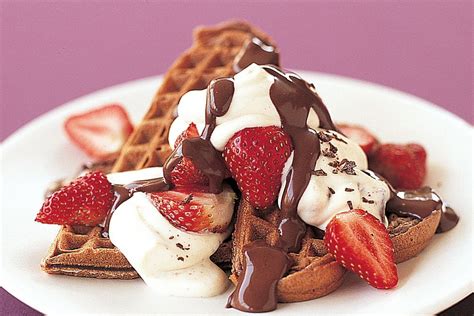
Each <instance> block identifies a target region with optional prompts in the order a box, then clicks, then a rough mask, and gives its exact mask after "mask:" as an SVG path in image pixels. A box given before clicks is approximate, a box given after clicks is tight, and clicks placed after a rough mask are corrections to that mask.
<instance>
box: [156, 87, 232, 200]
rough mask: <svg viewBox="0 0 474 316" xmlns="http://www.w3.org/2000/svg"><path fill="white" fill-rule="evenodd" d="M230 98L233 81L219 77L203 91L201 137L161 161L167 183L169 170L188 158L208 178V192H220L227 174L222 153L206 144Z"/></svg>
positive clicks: (187, 141)
mask: <svg viewBox="0 0 474 316" xmlns="http://www.w3.org/2000/svg"><path fill="white" fill-rule="evenodd" d="M233 96H234V80H233V79H232V78H221V79H216V80H213V81H212V82H211V83H210V84H209V87H208V88H207V100H206V126H205V127H204V130H203V132H202V134H201V137H194V138H188V139H185V140H183V142H182V143H181V144H180V145H179V146H177V147H176V148H175V150H174V151H173V152H172V153H171V156H170V157H169V158H168V160H167V161H166V162H165V165H164V167H163V175H164V177H165V179H166V182H167V183H170V184H171V171H172V170H173V169H174V167H176V165H177V164H178V163H179V162H180V161H181V160H182V159H183V157H188V158H190V159H191V160H192V161H193V163H194V164H195V166H196V167H197V168H198V169H199V170H201V172H202V173H203V174H204V175H205V176H206V177H207V178H208V179H209V191H210V192H211V193H216V194H217V193H220V192H222V181H223V180H224V179H225V177H226V175H227V168H226V166H225V164H224V160H223V158H222V154H221V153H220V152H219V151H217V150H216V149H215V148H214V146H212V143H211V141H210V139H211V135H212V132H213V131H214V129H215V128H216V119H217V117H220V116H223V115H225V114H226V113H227V111H228V110H229V107H230V104H231V103H232V97H233Z"/></svg>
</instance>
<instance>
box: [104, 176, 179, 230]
mask: <svg viewBox="0 0 474 316" xmlns="http://www.w3.org/2000/svg"><path fill="white" fill-rule="evenodd" d="M169 189H170V186H169V185H168V184H167V183H166V182H165V180H164V178H155V179H149V180H141V181H134V182H131V183H128V184H114V185H113V190H114V196H115V200H114V203H113V204H112V209H111V211H110V212H109V213H108V214H107V217H106V219H105V221H104V224H103V228H102V236H103V237H105V238H108V237H109V226H110V220H111V218H112V215H113V213H114V212H115V210H116V209H117V208H118V207H119V206H120V204H122V203H123V202H125V201H127V200H128V199H129V198H131V197H132V195H133V193H135V192H144V193H152V192H163V191H167V190H169Z"/></svg>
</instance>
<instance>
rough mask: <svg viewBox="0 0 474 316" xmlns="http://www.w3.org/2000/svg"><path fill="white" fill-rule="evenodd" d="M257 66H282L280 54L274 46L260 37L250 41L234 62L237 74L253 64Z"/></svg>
mask: <svg viewBox="0 0 474 316" xmlns="http://www.w3.org/2000/svg"><path fill="white" fill-rule="evenodd" d="M253 63H255V64H257V65H267V64H271V65H277V66H278V65H280V53H279V52H278V49H277V48H276V47H275V46H272V45H270V44H268V43H266V42H264V41H263V40H262V39H260V38H258V37H253V38H251V39H249V41H248V42H247V44H246V45H245V46H244V48H243V50H242V51H241V52H240V53H239V54H238V55H237V56H236V58H235V61H234V65H233V68H234V71H235V73H238V72H240V71H241V70H242V69H245V68H247V67H248V66H250V65H251V64H253Z"/></svg>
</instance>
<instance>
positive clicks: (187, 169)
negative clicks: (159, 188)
mask: <svg viewBox="0 0 474 316" xmlns="http://www.w3.org/2000/svg"><path fill="white" fill-rule="evenodd" d="M193 137H199V133H198V130H197V128H196V125H195V124H194V123H191V124H189V126H188V128H187V129H186V130H185V131H184V132H182V133H181V134H180V135H179V136H178V138H177V139H176V141H175V144H174V146H175V148H176V147H178V146H179V145H180V144H181V143H182V142H183V140H185V139H188V138H193ZM171 182H172V183H173V184H174V185H175V186H177V187H178V186H190V185H208V184H209V179H208V178H207V177H206V176H205V175H204V174H203V173H202V171H201V170H199V169H198V168H197V167H196V166H195V165H194V163H193V162H192V160H191V159H189V158H187V157H183V159H182V160H181V161H180V162H179V163H178V164H177V165H176V167H174V169H173V170H172V171H171Z"/></svg>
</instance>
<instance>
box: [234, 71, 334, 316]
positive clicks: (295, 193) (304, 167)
mask: <svg viewBox="0 0 474 316" xmlns="http://www.w3.org/2000/svg"><path fill="white" fill-rule="evenodd" d="M263 68H264V69H265V71H267V72H268V73H269V74H270V75H272V76H273V77H274V78H275V81H274V83H273V84H272V86H271V87H270V98H271V100H272V103H273V104H274V106H275V108H276V110H277V112H278V114H279V115H280V119H281V124H282V128H283V130H284V131H285V132H286V133H287V134H288V135H289V136H290V138H291V140H292V143H293V149H294V150H293V162H292V164H291V167H290V169H289V171H288V174H287V177H286V181H285V184H284V185H285V187H284V191H283V198H282V201H281V211H280V216H279V218H280V220H279V223H278V229H279V235H280V238H279V240H278V244H277V245H276V247H272V246H268V245H266V244H265V243H264V242H261V243H258V244H257V243H251V244H249V245H247V246H246V247H245V248H244V271H243V273H242V274H241V275H240V276H239V280H238V284H237V287H236V289H235V291H234V293H232V295H231V297H230V298H229V303H228V305H229V306H232V307H234V308H237V309H239V310H244V311H248V312H263V311H270V310H273V309H275V308H276V302H277V297H276V287H275V284H277V283H278V281H279V280H280V278H281V277H282V276H283V275H285V274H286V273H287V272H288V269H289V268H290V266H289V265H288V264H287V265H281V263H280V264H277V263H274V261H275V260H281V259H279V258H280V257H281V255H278V253H281V254H284V255H285V256H286V253H287V252H288V251H289V252H297V251H299V249H300V247H301V240H302V238H303V236H304V234H305V231H306V224H305V223H304V222H303V221H302V220H301V219H300V218H299V216H298V214H297V207H298V203H299V201H300V199H301V197H302V195H303V193H304V191H305V189H306V187H307V185H308V183H309V181H310V179H311V174H312V173H311V172H312V171H313V170H314V167H315V166H316V162H317V160H318V158H319V155H320V149H321V148H320V142H319V137H318V135H317V133H316V132H315V131H314V130H312V129H310V128H309V127H308V125H307V120H308V116H309V112H310V110H314V111H315V113H316V114H317V115H318V117H319V122H320V127H322V128H325V129H329V130H336V128H335V126H334V123H333V122H332V119H331V116H330V115H329V112H328V110H327V108H326V106H325V105H324V103H323V102H322V100H321V98H320V97H319V96H318V95H317V94H316V93H315V91H314V86H312V85H310V84H308V83H307V82H306V81H304V80H303V79H301V78H300V77H298V76H297V75H296V74H293V73H285V72H283V71H282V70H280V69H278V68H277V67H273V66H269V65H265V66H263ZM275 253H277V254H275ZM269 254H272V256H273V257H270V256H269ZM265 256H267V260H263V259H262V258H264V257H265ZM269 262H270V263H269ZM282 269H285V270H284V271H282ZM249 271H250V272H249ZM254 271H265V272H261V273H265V277H264V279H263V280H261V279H258V278H256V277H254V275H255V273H254ZM249 293H253V294H254V296H251V295H250V294H249ZM270 307H271V309H270Z"/></svg>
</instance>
